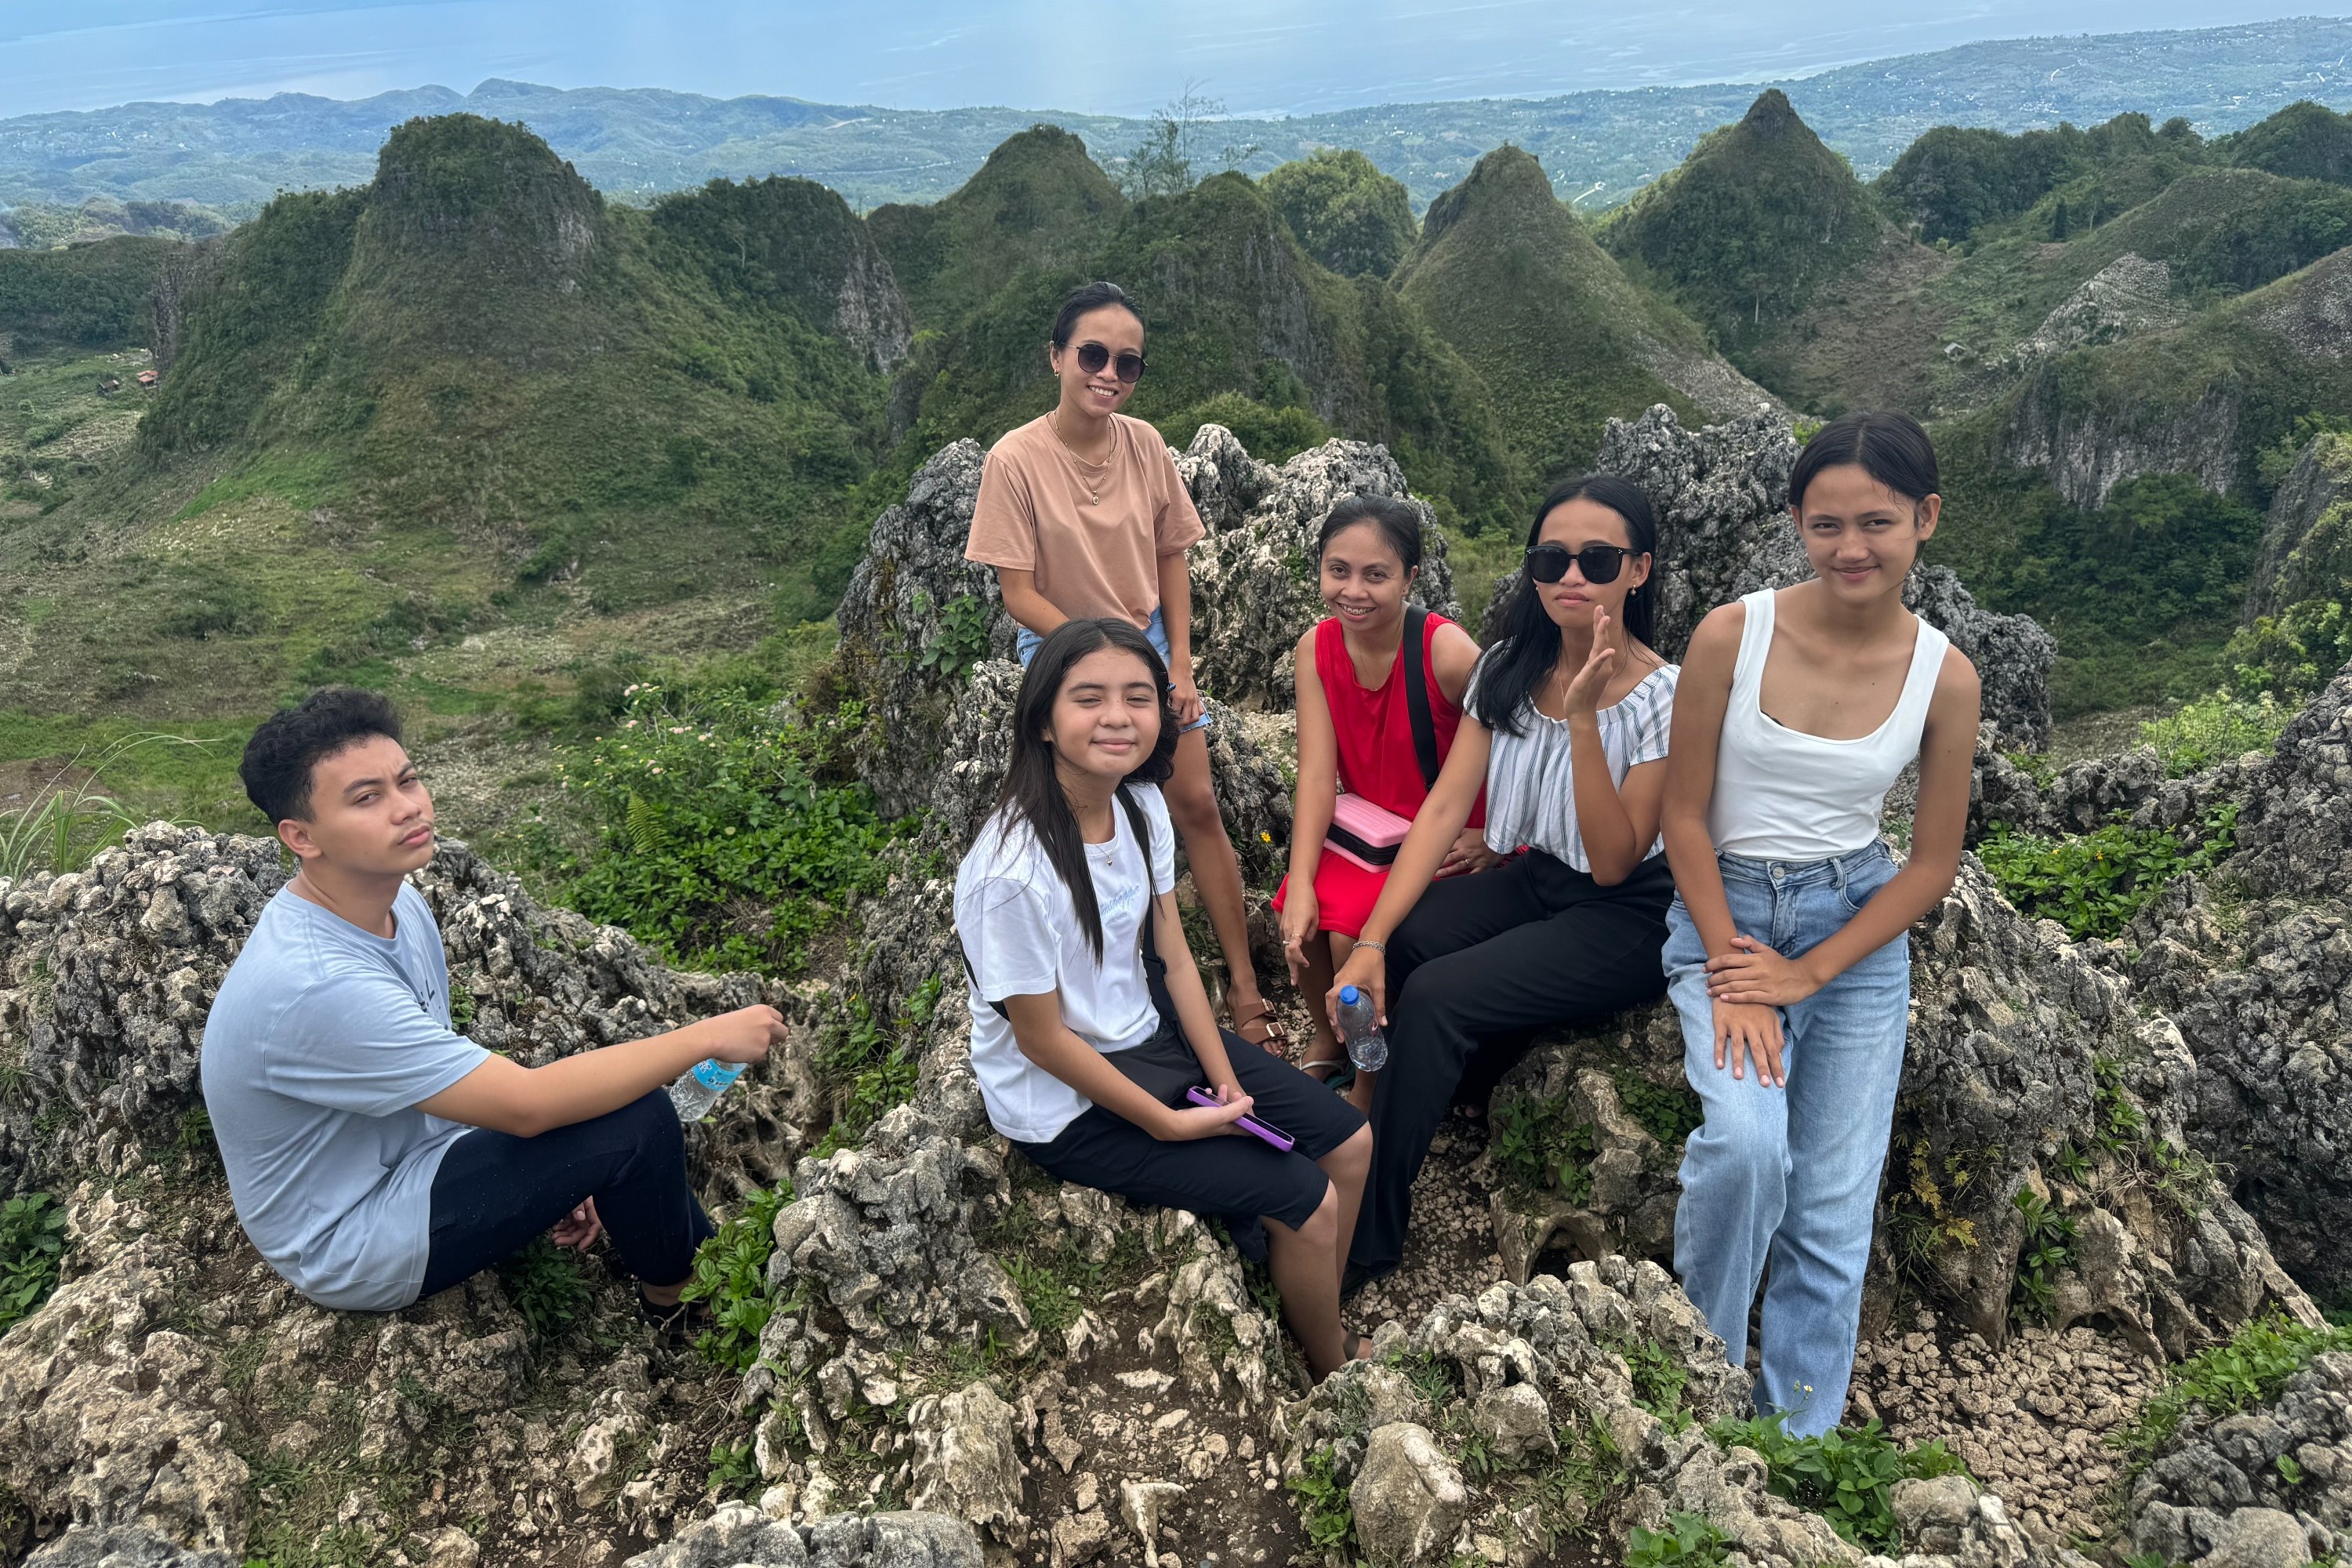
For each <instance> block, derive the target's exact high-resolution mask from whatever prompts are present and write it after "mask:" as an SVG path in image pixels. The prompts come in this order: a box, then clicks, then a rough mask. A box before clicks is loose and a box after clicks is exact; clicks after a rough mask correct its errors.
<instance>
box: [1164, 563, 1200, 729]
mask: <svg viewBox="0 0 2352 1568" xmlns="http://www.w3.org/2000/svg"><path fill="white" fill-rule="evenodd" d="M1160 627H1161V629H1162V630H1164V631H1166V632H1167V634H1168V685H1169V688H1170V691H1169V694H1170V695H1171V697H1173V698H1174V699H1175V702H1176V722H1178V723H1179V724H1190V723H1191V722H1192V721H1193V720H1195V719H1198V718H1199V717H1200V716H1201V706H1202V704H1201V689H1200V688H1199V687H1197V686H1195V685H1193V684H1192V569H1191V568H1190V567H1189V566H1187V565H1186V564H1185V562H1184V552H1182V551H1181V550H1172V551H1170V552H1168V553H1167V554H1165V555H1162V556H1161V557H1160Z"/></svg>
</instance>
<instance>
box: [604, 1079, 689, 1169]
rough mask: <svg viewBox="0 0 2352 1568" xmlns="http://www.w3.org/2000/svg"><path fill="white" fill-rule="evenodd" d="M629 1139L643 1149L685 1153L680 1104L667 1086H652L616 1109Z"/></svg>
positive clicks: (643, 1151) (680, 1154)
mask: <svg viewBox="0 0 2352 1568" xmlns="http://www.w3.org/2000/svg"><path fill="white" fill-rule="evenodd" d="M613 1116H614V1121H616V1122H617V1123H618V1124H619V1125H620V1127H621V1128H622V1129H624V1130H625V1133H626V1135H627V1137H628V1140H629V1142H630V1144H631V1146H632V1147H634V1148H635V1149H636V1150H638V1151H639V1152H642V1153H647V1154H666V1153H669V1152H673V1151H674V1152H676V1153H677V1155H678V1156H679V1157H680V1158H683V1157H684V1156H685V1153H686V1129H685V1128H684V1127H682V1126H680V1125H679V1123H678V1120H677V1107H676V1106H675V1105H673V1104H671V1103H670V1098H669V1092H668V1091H667V1089H647V1090H646V1092H645V1093H643V1094H641V1095H639V1096H638V1097H637V1098H636V1099H635V1100H631V1101H629V1103H628V1104H626V1105H625V1106H623V1107H621V1108H620V1109H619V1110H615V1111H614V1112H613Z"/></svg>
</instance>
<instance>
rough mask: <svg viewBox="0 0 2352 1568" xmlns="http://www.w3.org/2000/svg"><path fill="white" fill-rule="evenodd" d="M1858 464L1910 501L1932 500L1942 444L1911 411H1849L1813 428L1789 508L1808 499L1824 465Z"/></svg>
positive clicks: (1792, 474) (1793, 479) (1793, 472)
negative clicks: (1928, 437)
mask: <svg viewBox="0 0 2352 1568" xmlns="http://www.w3.org/2000/svg"><path fill="white" fill-rule="evenodd" d="M1846 463H1853V464H1855V465H1857V466H1858V467H1859V468H1861V469H1862V471H1863V472H1864V473H1865V474H1868V475H1869V476H1870V477H1871V478H1872V479H1876V480H1877V481H1878V482H1879V483H1880V484H1882V485H1885V487H1886V488H1887V489H1890V490H1893V491H1894V492H1895V494H1896V495H1899V496H1901V497H1902V498H1903V499H1904V500H1907V501H1910V502H1913V503H1914V504H1915V505H1916V503H1917V502H1920V501H1923V500H1927V498H1928V497H1929V496H1931V495H1935V494H1937V483H1936V444H1935V443H1934V442H1933V441H1930V440H1929V439H1927V431H1926V430H1925V429H1923V428H1922V427H1921V426H1920V424H1919V422H1918V421H1917V420H1916V419H1914V418H1912V417H1911V416H1909V415H1908V414H1848V415H1845V416H1843V417H1841V418H1837V419H1832V420H1831V421H1830V422H1829V423H1828V424H1826V425H1824V426H1822V427H1821V428H1820V429H1818V430H1816V431H1814V432H1813V438H1812V439H1811V440H1810V441H1808V442H1806V443H1805V449H1804V450H1803V451H1801V452H1800V453H1798V454H1797V466H1796V467H1795V468H1791V469H1790V470H1789V509H1790V510H1791V511H1795V510H1800V509H1801V508H1802V507H1803V506H1804V504H1805V490H1806V489H1807V488H1808V487H1809V486H1811V484H1812V482H1813V481H1814V480H1815V479H1818V478H1820V477H1821V472H1822V469H1823V468H1837V467H1839V466H1841V465H1843V464H1846Z"/></svg>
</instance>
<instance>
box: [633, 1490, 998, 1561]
mask: <svg viewBox="0 0 2352 1568" xmlns="http://www.w3.org/2000/svg"><path fill="white" fill-rule="evenodd" d="M981 1563H982V1556H981V1551H980V1542H979V1540H978V1539H977V1538H976V1537H974V1536H973V1534H972V1532H971V1526H970V1525H967V1524H963V1523H961V1522H960V1521H956V1520H953V1519H950V1518H948V1517H947V1516H945V1515H943V1514H937V1513H922V1512H898V1513H874V1514H837V1515H835V1516H834V1517H832V1518H829V1519H822V1520H818V1521H815V1522H814V1523H812V1524H808V1525H803V1526H801V1527H799V1528H797V1529H796V1528H794V1527H793V1525H792V1524H790V1523H788V1522H785V1521H780V1520H774V1519H771V1518H769V1517H768V1516H767V1515H766V1514H763V1513H761V1511H760V1510H758V1509H755V1508H750V1507H747V1506H745V1505H744V1504H741V1503H732V1504H730V1505H729V1506H727V1507H725V1508H722V1509H720V1510H719V1511H718V1512H717V1513H714V1514H712V1515H711V1516H710V1517H709V1519H706V1520H703V1521H699V1522H698V1523H696V1524H694V1525H691V1526H689V1527H688V1528H687V1529H686V1530H685V1531H681V1532H679V1534H678V1535H677V1537H676V1538H675V1539H674V1540H672V1541H670V1542H668V1543H667V1544H666V1545H663V1546H659V1547H656V1548H655V1549H654V1550H653V1551H651V1552H639V1553H638V1554H637V1555H635V1557H632V1558H630V1559H629V1560H628V1562H627V1563H625V1565H624V1568H981Z"/></svg>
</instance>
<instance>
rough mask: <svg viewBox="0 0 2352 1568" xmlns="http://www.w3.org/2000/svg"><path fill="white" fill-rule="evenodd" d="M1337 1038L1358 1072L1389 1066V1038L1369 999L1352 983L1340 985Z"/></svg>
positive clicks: (1374, 1070)
mask: <svg viewBox="0 0 2352 1568" xmlns="http://www.w3.org/2000/svg"><path fill="white" fill-rule="evenodd" d="M1339 1040H1340V1043H1341V1044H1343V1045H1345V1046H1346V1047H1348V1059H1349V1061H1351V1062H1353V1063H1355V1064H1356V1070H1357V1071H1358V1072H1378V1071H1380V1070H1381V1068H1383V1067H1385V1066H1387V1065H1388V1059H1389V1037H1387V1036H1386V1035H1384V1034H1382V1033H1381V1022H1380V1019H1379V1017H1378V1016H1375V1015H1374V1013H1373V1012H1372V999H1371V998H1370V996H1367V995H1366V994H1364V993H1363V992H1361V991H1360V990H1358V989H1357V988H1356V987H1355V986H1353V985H1343V986H1341V987H1340V988H1339Z"/></svg>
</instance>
